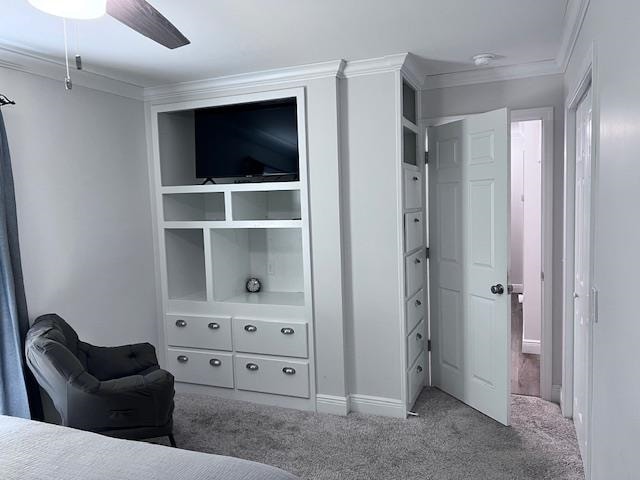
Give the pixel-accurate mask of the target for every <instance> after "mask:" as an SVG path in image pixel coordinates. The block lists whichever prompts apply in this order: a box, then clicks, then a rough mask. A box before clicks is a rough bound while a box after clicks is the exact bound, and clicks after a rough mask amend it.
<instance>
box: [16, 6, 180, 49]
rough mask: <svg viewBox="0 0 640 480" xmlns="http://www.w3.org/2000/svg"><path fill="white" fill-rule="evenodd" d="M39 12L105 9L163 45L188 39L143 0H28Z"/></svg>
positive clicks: (78, 14) (82, 16) (84, 16)
mask: <svg viewBox="0 0 640 480" xmlns="http://www.w3.org/2000/svg"><path fill="white" fill-rule="evenodd" d="M28 1H29V3H30V4H31V5H33V6H34V7H36V8H37V9H39V10H42V11H43V12H46V13H49V14H51V15H56V16H58V17H63V18H68V19H75V20H89V19H93V18H99V17H101V16H103V15H104V14H105V13H106V14H108V15H110V16H111V17H113V18H115V19H116V20H118V21H120V22H122V23H124V24H125V25H126V26H128V27H129V28H132V29H133V30H135V31H136V32H138V33H140V34H142V35H144V36H145V37H147V38H150V39H151V40H153V41H154V42H157V43H159V44H160V45H163V46H165V47H167V48H170V49H174V48H179V47H182V46H184V45H188V44H189V43H191V42H190V41H189V39H188V38H187V37H185V36H184V35H183V34H182V33H181V32H180V30H178V29H177V28H176V27H175V26H174V25H173V24H172V23H171V22H170V21H169V20H167V19H166V18H165V17H164V16H163V15H162V14H161V13H160V12H158V10H156V9H155V8H153V7H152V6H151V5H150V4H149V3H148V2H146V1H145V0H28Z"/></svg>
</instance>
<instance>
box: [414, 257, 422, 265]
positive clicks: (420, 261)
mask: <svg viewBox="0 0 640 480" xmlns="http://www.w3.org/2000/svg"><path fill="white" fill-rule="evenodd" d="M413 262H414V263H415V264H416V265H417V264H419V263H422V260H420V259H419V258H416V259H415V260H414V261H413Z"/></svg>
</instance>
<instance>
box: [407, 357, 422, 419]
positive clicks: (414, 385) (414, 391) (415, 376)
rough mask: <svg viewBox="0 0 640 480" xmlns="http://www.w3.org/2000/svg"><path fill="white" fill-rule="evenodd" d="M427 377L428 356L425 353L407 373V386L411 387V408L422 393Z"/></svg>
mask: <svg viewBox="0 0 640 480" xmlns="http://www.w3.org/2000/svg"><path fill="white" fill-rule="evenodd" d="M426 375H427V354H426V352H425V351H423V352H422V353H421V354H420V356H419V357H418V359H417V360H416V361H415V362H414V363H413V365H411V367H410V368H409V370H408V371H407V385H409V402H408V404H409V406H410V407H411V406H413V404H414V403H415V402H416V398H418V395H419V394H420V392H421V391H422V387H423V386H424V382H425V378H426Z"/></svg>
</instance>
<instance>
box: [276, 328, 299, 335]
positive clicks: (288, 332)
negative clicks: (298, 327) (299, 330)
mask: <svg viewBox="0 0 640 480" xmlns="http://www.w3.org/2000/svg"><path fill="white" fill-rule="evenodd" d="M280 331H281V332H282V334H283V335H293V334H294V333H296V332H295V330H294V329H293V328H291V327H285V328H283V329H281V330H280Z"/></svg>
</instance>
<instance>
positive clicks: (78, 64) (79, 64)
mask: <svg viewBox="0 0 640 480" xmlns="http://www.w3.org/2000/svg"><path fill="white" fill-rule="evenodd" d="M73 27H74V32H73V33H74V36H73V38H74V40H75V43H76V70H82V57H81V56H80V34H79V33H78V30H79V29H78V22H73Z"/></svg>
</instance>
